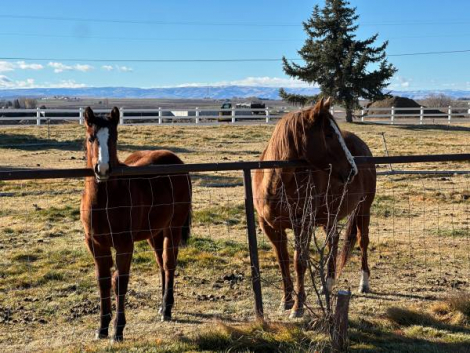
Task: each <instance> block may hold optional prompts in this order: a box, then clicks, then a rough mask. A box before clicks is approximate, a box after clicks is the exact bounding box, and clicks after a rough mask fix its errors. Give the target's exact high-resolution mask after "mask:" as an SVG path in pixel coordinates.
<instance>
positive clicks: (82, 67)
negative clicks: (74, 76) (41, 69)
mask: <svg viewBox="0 0 470 353" xmlns="http://www.w3.org/2000/svg"><path fill="white" fill-rule="evenodd" d="M47 66H49V67H52V68H53V69H54V72H55V73H56V74H58V73H61V72H64V71H81V72H89V71H91V70H93V69H94V67H93V66H91V65H87V64H75V65H73V66H72V65H65V64H63V63H59V62H50V63H49V64H47Z"/></svg>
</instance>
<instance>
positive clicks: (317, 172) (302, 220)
mask: <svg viewBox="0 0 470 353" xmlns="http://www.w3.org/2000/svg"><path fill="white" fill-rule="evenodd" d="M329 109H330V100H329V99H328V100H326V101H325V100H323V99H322V100H321V101H319V102H318V103H317V104H316V105H315V106H314V107H313V108H309V109H305V110H302V111H297V112H292V113H288V114H286V115H285V116H284V117H283V118H282V119H281V120H280V121H279V122H278V124H277V125H276V128H275V130H274V132H273V134H272V136H271V139H270V140H269V143H268V146H267V147H266V149H265V150H264V152H263V154H262V155H261V160H265V161H270V160H304V161H306V162H307V163H308V164H309V167H306V168H277V169H270V170H256V171H255V174H254V182H253V188H254V197H255V201H254V203H255V207H256V210H257V212H258V217H259V224H260V226H261V228H262V229H263V231H264V232H265V233H266V235H267V236H268V238H269V239H270V240H271V242H272V244H273V248H274V250H275V252H276V255H277V259H278V262H279V267H280V269H281V274H282V283H283V291H284V296H283V299H282V302H281V309H282V310H289V309H292V311H291V317H300V316H302V315H303V305H304V302H305V297H306V295H305V288H304V277H305V271H306V269H307V266H308V256H309V244H310V240H311V237H312V232H313V230H314V229H313V228H314V227H317V226H319V227H322V228H323V229H324V230H325V233H326V234H327V236H328V246H329V256H328V260H327V268H328V270H327V280H326V290H328V291H331V289H332V286H333V284H334V279H335V277H336V276H335V274H336V273H340V272H341V269H342V268H343V266H344V265H345V263H346V260H347V258H348V256H349V253H350V252H351V250H352V248H353V246H354V245H355V243H356V239H357V238H359V240H360V241H359V244H360V247H361V251H362V278H361V283H360V288H359V290H360V291H361V292H367V291H368V290H369V276H370V271H369V267H368V265H367V246H368V243H369V221H370V207H371V204H372V201H373V200H374V197H375V188H376V171H375V165H373V164H370V165H364V167H362V168H361V169H358V168H357V166H356V164H355V162H354V158H353V156H371V155H372V154H371V152H370V150H369V148H368V147H367V145H366V144H365V143H364V142H363V141H362V140H361V139H360V138H359V137H357V136H356V135H354V134H352V133H350V132H341V131H340V129H339V127H338V125H337V124H336V122H335V120H334V119H333V116H332V115H331V114H330V112H329ZM346 216H349V221H348V226H347V229H346V240H345V244H344V247H343V251H342V255H341V259H340V261H339V264H338V269H337V268H336V267H337V266H336V257H337V249H338V241H339V235H338V231H337V230H336V227H337V221H338V220H340V219H342V218H345V217H346ZM286 229H292V230H293V232H294V244H295V246H294V268H295V272H296V283H295V290H294V286H293V283H292V279H291V276H290V271H289V253H288V249H287V235H286ZM324 290H325V289H324Z"/></svg>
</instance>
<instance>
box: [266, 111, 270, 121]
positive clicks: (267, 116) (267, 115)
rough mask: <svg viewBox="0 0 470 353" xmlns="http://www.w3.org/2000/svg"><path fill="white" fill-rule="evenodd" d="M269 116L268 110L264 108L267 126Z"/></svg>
mask: <svg viewBox="0 0 470 353" xmlns="http://www.w3.org/2000/svg"><path fill="white" fill-rule="evenodd" d="M270 118H271V117H270V116H269V108H266V123H267V124H268V123H269V120H270Z"/></svg>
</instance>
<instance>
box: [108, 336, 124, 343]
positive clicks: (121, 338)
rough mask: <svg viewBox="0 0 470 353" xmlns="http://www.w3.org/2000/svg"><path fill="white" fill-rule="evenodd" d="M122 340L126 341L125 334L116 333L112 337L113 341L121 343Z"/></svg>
mask: <svg viewBox="0 0 470 353" xmlns="http://www.w3.org/2000/svg"><path fill="white" fill-rule="evenodd" d="M122 341H124V336H123V335H114V336H113V338H112V339H111V343H119V342H122Z"/></svg>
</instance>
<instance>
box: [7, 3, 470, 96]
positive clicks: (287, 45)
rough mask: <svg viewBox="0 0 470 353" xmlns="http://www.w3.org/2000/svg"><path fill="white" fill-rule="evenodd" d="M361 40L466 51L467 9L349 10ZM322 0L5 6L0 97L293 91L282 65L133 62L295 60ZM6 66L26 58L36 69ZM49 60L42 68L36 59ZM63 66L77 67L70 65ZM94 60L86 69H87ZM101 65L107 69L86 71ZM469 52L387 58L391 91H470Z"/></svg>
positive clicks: (364, 6)
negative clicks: (27, 91)
mask: <svg viewBox="0 0 470 353" xmlns="http://www.w3.org/2000/svg"><path fill="white" fill-rule="evenodd" d="M350 2H351V4H352V5H353V6H356V7H357V13H358V14H359V15H360V19H359V22H358V24H359V26H360V28H359V30H358V32H357V35H358V37H359V38H366V37H368V36H371V35H372V34H374V33H379V40H378V42H377V44H380V43H381V42H382V41H384V40H389V42H390V44H389V47H388V50H387V53H388V54H390V55H396V54H404V53H418V52H430V51H431V52H434V51H455V50H468V49H470V41H469V38H470V1H468V0H453V1H452V2H448V5H444V4H443V2H442V1H438V0H407V1H404V0H380V1H377V0H351V1H350ZM323 3H324V2H323V1H318V0H308V1H307V0H295V1H289V2H288V1H285V0H284V1H280V0H251V1H248V0H238V1H222V0H197V1H196V0H172V1H170V0H167V1H156V0H152V1H151V0H134V1H120V0H114V1H105V0H93V1H92V0H81V1H52V0H42V1H36V0H30V1H24V0H16V1H4V2H3V3H2V12H1V13H0V21H1V22H0V23H1V25H0V41H1V43H2V45H1V47H0V88H20V87H25V88H26V87H81V86H95V87H103V86H127V87H144V88H148V87H165V86H180V85H223V84H247V85H267V86H270V85H274V86H284V87H288V86H297V85H303V83H301V82H295V81H292V80H290V79H289V78H288V77H287V76H286V75H285V74H284V73H283V71H282V66H281V63H280V62H277V61H275V62H215V63H214V62H212V63H201V62H189V63H188V62H186V63H182V62H179V63H175V62H173V63H168V62H166V63H161V62H160V63H155V62H148V63H142V62H133V61H114V60H127V59H137V60H142V59H246V58H281V57H282V56H283V55H284V56H286V57H288V58H296V57H298V55H297V50H298V49H300V47H301V46H302V44H303V42H304V40H305V33H304V32H303V29H302V26H301V22H302V21H303V20H306V19H307V18H308V17H309V16H310V14H311V11H312V9H313V6H314V5H315V4H320V5H323ZM5 58H26V59H30V60H22V59H12V60H6V59H5ZM41 58H43V59H46V60H38V59H41ZM65 59H75V60H72V61H66V60H65ZM87 59H88V60H87ZM90 59H102V60H103V61H101V62H93V61H89V60H90ZM469 59H470V52H466V53H455V54H441V55H416V56H390V57H389V61H390V62H392V63H393V64H394V65H395V66H396V67H397V68H398V70H399V71H398V73H397V74H396V75H395V77H394V78H393V79H392V80H391V84H390V88H391V89H395V90H416V89H431V90H440V89H467V90H470V70H469V63H470V60H469Z"/></svg>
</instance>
